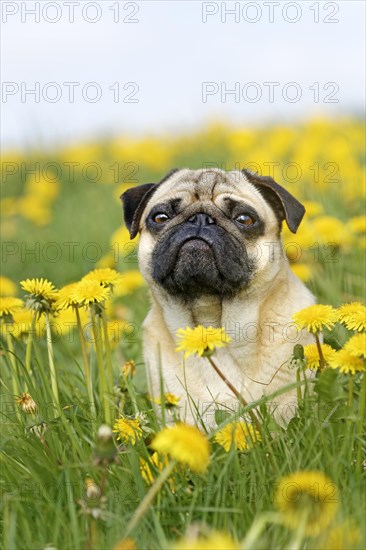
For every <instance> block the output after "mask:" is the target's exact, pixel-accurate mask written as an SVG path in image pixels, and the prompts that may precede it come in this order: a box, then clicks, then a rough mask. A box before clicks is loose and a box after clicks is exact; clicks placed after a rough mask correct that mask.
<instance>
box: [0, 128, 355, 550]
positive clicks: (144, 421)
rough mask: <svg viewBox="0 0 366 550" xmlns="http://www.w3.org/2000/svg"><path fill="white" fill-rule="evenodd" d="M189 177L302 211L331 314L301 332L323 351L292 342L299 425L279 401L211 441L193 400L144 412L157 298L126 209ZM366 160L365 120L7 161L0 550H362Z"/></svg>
mask: <svg viewBox="0 0 366 550" xmlns="http://www.w3.org/2000/svg"><path fill="white" fill-rule="evenodd" d="M175 166H177V167H185V166H187V167H191V168H202V167H212V166H217V167H220V168H223V169H228V170H229V169H243V168H249V169H251V170H255V171H257V172H259V173H261V174H263V175H272V176H273V177H274V179H275V180H276V181H277V182H278V183H280V184H281V185H283V186H284V187H286V188H287V189H288V190H289V191H290V192H291V193H293V194H294V195H295V196H296V197H297V198H298V199H299V200H301V201H302V202H303V203H304V205H305V206H306V210H307V214H306V217H305V219H304V221H303V222H302V224H301V226H300V228H299V231H298V233H297V234H296V235H293V234H291V233H290V232H289V231H288V230H287V229H286V228H285V227H284V228H283V242H284V251H285V254H286V255H287V257H288V259H289V261H290V263H291V268H292V269H293V271H294V272H295V273H296V274H297V275H298V276H299V277H300V278H301V279H302V280H303V281H304V282H305V283H306V284H307V285H308V287H309V288H310V289H311V290H312V292H313V293H314V294H315V296H316V297H317V301H318V303H319V304H324V305H325V306H326V307H325V308H320V309H319V308H318V309H315V310H313V311H311V312H308V313H306V312H305V313H304V314H303V315H302V317H300V318H299V319H297V322H298V323H299V324H300V325H301V326H303V327H305V329H308V330H309V331H310V332H312V333H314V346H312V347H310V348H308V349H305V350H303V349H299V348H298V347H297V348H295V349H294V355H293V358H292V362H291V364H292V368H294V369H296V370H297V373H298V383H297V385H296V386H297V396H298V411H297V413H296V414H295V416H294V418H293V419H292V420H291V421H290V423H289V424H288V426H287V427H283V426H280V425H278V424H276V422H275V421H274V419H273V418H272V416H271V414H270V412H269V411H268V408H267V406H266V400H265V399H262V400H260V401H259V402H256V403H250V404H248V405H246V404H243V403H240V402H238V409H237V410H236V411H235V412H233V413H232V414H231V413H230V412H228V411H223V410H217V411H216V414H215V420H216V423H217V427H216V428H215V429H214V430H213V431H206V432H205V431H204V430H203V431H196V430H194V429H193V428H192V429H188V428H187V427H186V426H184V425H183V426H182V425H181V424H179V422H178V421H179V396H173V395H170V394H164V392H163V391H162V395H161V399H160V400H158V402H156V401H155V402H152V401H151V400H150V399H149V395H148V393H147V384H146V373H145V369H144V363H143V358H142V354H141V339H142V330H141V325H142V322H143V319H144V317H145V315H146V313H147V311H148V304H149V297H148V291H147V288H146V285H145V283H144V281H143V279H142V277H141V275H140V273H139V271H138V265H137V254H136V252H137V245H138V238H137V239H135V240H133V241H130V239H129V235H128V231H127V229H126V228H125V227H124V226H123V219H122V209H121V203H120V199H119V196H120V195H121V193H122V192H123V191H124V190H126V189H128V188H129V187H131V186H133V185H138V184H142V183H148V182H157V181H159V180H160V179H161V178H162V177H163V176H164V175H165V174H166V173H167V172H168V171H169V170H170V169H171V168H173V167H175ZM364 166H365V150H364V129H363V125H362V123H361V122H360V121H359V120H357V119H353V118H342V119H337V120H327V119H321V118H317V119H312V120H309V121H306V122H304V123H298V124H296V125H292V126H290V125H289V126H283V125H281V126H280V125H271V126H266V127H256V128H249V127H248V128H247V127H241V126H238V127H229V126H226V125H224V124H221V123H213V124H211V125H209V126H207V127H206V128H204V129H202V130H200V131H196V132H194V133H193V132H192V133H189V134H179V135H165V136H146V137H144V138H136V137H135V138H133V137H131V136H118V137H105V138H104V139H99V140H96V141H91V142H88V143H80V144H73V145H70V146H68V147H67V148H66V147H60V148H58V149H57V150H56V149H55V150H49V151H46V150H39V149H38V150H37V149H30V150H27V151H15V150H14V151H7V152H5V153H4V154H3V156H2V183H1V192H2V193H1V235H2V273H1V278H0V296H1V299H0V315H1V317H0V319H1V391H0V397H1V417H2V418H1V422H2V425H1V433H2V444H1V448H2V453H1V507H2V523H1V532H2V543H1V544H2V548H4V549H6V550H10V549H14V550H15V549H16V550H17V549H20V548H22V549H23V548H24V549H46V548H47V549H49V550H51V549H54V548H56V549H58V550H63V549H65V550H71V549H75V550H78V549H81V548H84V549H90V550H92V549H95V550H96V549H112V548H115V549H116V550H117V549H119V550H123V549H124V550H128V549H132V550H133V549H134V548H137V549H156V550H157V549H174V548H175V549H177V550H179V549H180V550H188V549H191V550H205V549H206V550H211V549H212V550H215V549H217V550H224V549H229V550H233V549H239V548H241V549H244V548H245V549H246V550H249V549H261V548H263V549H264V548H292V549H297V548H298V549H300V548H304V549H310V548H311V549H324V550H326V549H329V550H336V549H350V548H355V549H361V548H365V547H366V526H365V494H366V487H365V469H366V457H365V399H366V379H365V370H366V369H365V328H366V327H365V324H366V321H365V307H364V305H363V303H364V299H365V289H364V281H365V246H366V238H365V237H366V216H365V209H364V201H365V181H364ZM41 279H42V280H41ZM182 328H185V327H182ZM203 333H204V328H202V334H203ZM319 335H323V337H324V342H325V343H324V344H322V345H320V344H319V342H318V344H319V345H317V341H316V340H317V338H318V337H319ZM205 336H206V338H207V334H206V335H205ZM187 338H188V336H187ZM204 341H205V342H207V340H204ZM216 343H217V342H216ZM187 345H188V344H187ZM183 346H184V342H183ZM202 346H203V347H202ZM202 346H201V348H197V349H196V350H193V352H196V353H202V352H203V351H204V348H205V346H204V342H203V343H202ZM214 347H215V339H213V348H214ZM319 348H320V350H319ZM177 353H178V352H177ZM213 357H214V351H213ZM209 359H210V358H208V368H210V365H209ZM163 367H164V366H163V365H162V368H163ZM305 369H312V370H314V371H316V376H315V378H314V381H313V382H311V383H310V384H311V386H312V391H311V392H310V391H309V387H308V383H306V382H305V381H304V377H303V372H304V370H305ZM290 389H293V388H292V387H291V388H284V390H283V391H288V390H290ZM254 410H255V411H256V412H257V414H258V418H259V426H258V427H256V428H255V429H254V428H253V426H252V425H250V424H248V423H247V422H248V418H251V416H250V415H251V413H252V411H254ZM248 415H249V416H248ZM168 417H171V418H173V419H175V420H176V421H177V422H178V423H177V425H176V426H175V428H166V426H165V423H166V419H167V418H168ZM174 430H175V431H174Z"/></svg>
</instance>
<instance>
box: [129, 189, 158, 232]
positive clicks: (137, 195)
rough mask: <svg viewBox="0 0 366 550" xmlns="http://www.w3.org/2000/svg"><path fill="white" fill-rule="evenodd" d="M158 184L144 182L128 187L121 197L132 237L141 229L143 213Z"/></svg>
mask: <svg viewBox="0 0 366 550" xmlns="http://www.w3.org/2000/svg"><path fill="white" fill-rule="evenodd" d="M157 186H158V184H156V183H144V184H143V185H138V186H137V187H132V188H131V189H127V191H125V192H124V193H123V194H122V195H121V197H120V198H121V200H122V203H123V214H124V219H125V224H126V226H127V229H128V230H129V232H130V238H131V239H134V238H135V237H136V235H137V233H138V231H139V225H140V220H141V216H142V213H143V211H144V209H145V206H146V203H147V201H148V200H149V198H150V197H151V195H152V194H153V193H154V191H155V189H156V188H157Z"/></svg>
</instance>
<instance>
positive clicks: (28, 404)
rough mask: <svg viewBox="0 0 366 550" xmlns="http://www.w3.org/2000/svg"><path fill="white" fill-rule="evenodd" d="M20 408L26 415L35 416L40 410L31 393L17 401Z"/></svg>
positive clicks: (22, 395)
mask: <svg viewBox="0 0 366 550" xmlns="http://www.w3.org/2000/svg"><path fill="white" fill-rule="evenodd" d="M16 402H17V403H18V405H19V407H20V408H21V409H22V411H23V412H25V413H26V414H35V413H36V412H37V410H38V407H37V403H36V402H35V401H34V399H33V397H32V396H31V395H29V393H22V394H21V395H20V396H19V397H18V398H17V399H16Z"/></svg>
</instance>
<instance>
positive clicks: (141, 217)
mask: <svg viewBox="0 0 366 550" xmlns="http://www.w3.org/2000/svg"><path fill="white" fill-rule="evenodd" d="M121 199H122V202H123V209H124V220H125V224H126V226H127V228H128V230H129V232H130V236H131V239H133V238H134V237H136V235H137V234H138V233H140V240H139V248H138V259H139V266H140V270H141V272H142V274H143V277H144V278H145V279H146V281H147V283H148V285H149V287H150V294H151V309H150V312H149V314H148V315H147V318H146V319H145V322H144V325H143V329H144V336H143V354H144V360H145V363H146V366H147V369H148V384H149V391H150V394H151V395H152V396H153V397H156V398H160V396H161V393H162V391H164V392H169V393H172V394H174V395H176V396H178V397H179V398H180V401H179V404H180V407H181V408H180V417H181V419H182V420H184V421H186V422H188V423H197V422H198V421H202V420H203V422H205V424H206V425H213V424H214V411H215V410H216V409H223V408H224V409H225V410H228V411H230V412H232V411H235V410H236V409H237V407H238V399H237V398H236V397H235V396H234V394H233V393H232V392H231V391H230V389H229V388H228V386H227V385H226V384H225V383H224V381H223V380H222V379H221V378H220V377H219V376H218V374H217V373H216V372H215V371H214V369H213V368H212V367H211V365H210V364H209V363H208V360H207V358H205V357H198V356H197V355H195V356H190V357H189V358H187V359H184V358H183V353H182V352H177V351H176V348H177V336H176V333H177V331H178V329H180V328H186V327H191V328H193V327H196V326H198V325H203V326H206V327H208V326H210V327H216V328H220V327H222V328H224V329H225V331H226V333H227V334H228V335H229V336H230V338H231V341H230V343H229V344H228V345H226V346H225V347H221V348H218V349H216V350H215V354H214V358H215V362H216V364H217V365H218V366H219V368H220V370H221V372H222V373H223V374H224V376H225V377H226V378H227V380H229V381H230V383H231V384H232V385H233V386H234V387H235V388H236V389H237V390H238V391H239V392H240V393H241V395H242V396H243V398H244V399H245V400H246V402H248V403H250V402H253V401H256V400H258V399H260V398H261V397H262V396H263V395H269V394H272V393H273V392H276V390H279V389H280V388H281V387H283V386H285V385H287V384H291V383H293V382H295V381H296V369H295V368H291V357H292V354H293V348H294V345H295V344H297V343H300V344H302V345H305V344H308V343H311V342H312V339H311V336H310V335H309V334H307V333H306V332H304V331H299V330H298V329H297V327H296V325H295V324H294V323H293V321H292V315H293V314H294V313H295V312H296V311H298V310H300V309H302V308H304V307H306V306H309V305H311V304H313V303H314V301H315V300H314V296H313V295H312V294H311V292H310V291H309V290H308V289H307V288H306V287H305V285H304V284H303V283H302V282H301V281H300V280H299V279H298V278H297V277H296V276H295V275H294V273H293V272H292V271H291V269H290V266H289V263H288V260H287V258H286V255H285V254H284V251H283V247H282V243H281V227H282V223H283V222H284V221H285V222H286V223H287V225H288V227H289V229H290V230H291V231H292V232H293V233H295V232H296V230H297V228H298V227H299V224H300V222H301V220H302V218H303V216H304V213H305V209H304V207H303V205H302V204H301V203H300V202H299V201H298V200H297V199H295V198H294V197H293V196H292V195H291V194H290V193H289V192H288V191H287V190H286V189H284V188H283V187H282V186H280V185H279V184H277V183H276V182H275V181H274V180H273V179H272V178H271V177H266V176H260V175H258V174H254V173H252V172H250V171H248V170H243V171H230V172H225V171H223V170H221V169H210V170H208V169H200V170H191V169H187V168H184V169H174V170H172V171H171V172H170V173H169V174H168V175H167V176H165V177H164V178H163V179H162V180H161V181H160V182H159V183H147V184H144V185H140V186H137V187H133V188H131V189H129V190H127V191H126V192H125V193H123V195H122V196H121ZM278 393H281V392H278ZM271 407H272V408H273V410H274V414H275V417H276V419H277V420H278V421H279V422H282V423H283V422H285V423H286V422H288V420H289V419H290V418H291V417H292V416H293V414H294V411H295V407H296V396H295V390H292V391H290V392H285V393H282V394H281V395H278V396H277V397H275V398H273V400H272V402H271Z"/></svg>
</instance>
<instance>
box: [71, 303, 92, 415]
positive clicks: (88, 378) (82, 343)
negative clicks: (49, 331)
mask: <svg viewBox="0 0 366 550" xmlns="http://www.w3.org/2000/svg"><path fill="white" fill-rule="evenodd" d="M74 311H75V315H76V321H77V325H78V331H79V340H80V346H81V354H82V357H83V363H84V371H85V380H86V388H87V390H88V397H89V402H90V407H91V411H92V415H93V416H95V403H94V397H93V380H92V377H91V375H90V366H89V361H88V354H87V351H86V344H85V338H84V333H83V327H82V325H81V319H80V312H79V308H77V307H74Z"/></svg>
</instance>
